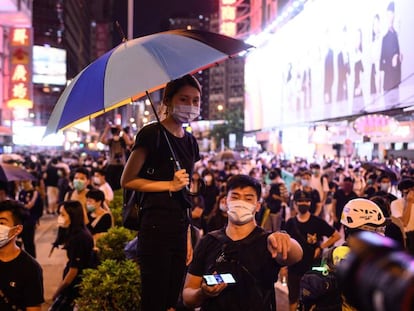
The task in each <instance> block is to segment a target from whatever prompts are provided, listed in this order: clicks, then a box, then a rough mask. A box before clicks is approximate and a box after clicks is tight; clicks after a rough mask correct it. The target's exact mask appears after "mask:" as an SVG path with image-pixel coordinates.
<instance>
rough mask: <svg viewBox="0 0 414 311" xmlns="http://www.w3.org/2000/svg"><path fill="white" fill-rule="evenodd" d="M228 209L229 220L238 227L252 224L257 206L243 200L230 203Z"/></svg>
mask: <svg viewBox="0 0 414 311" xmlns="http://www.w3.org/2000/svg"><path fill="white" fill-rule="evenodd" d="M227 207H228V211H227V214H228V216H229V219H230V221H231V222H232V223H234V224H236V225H244V224H246V223H248V222H250V221H251V220H252V219H253V217H254V212H255V210H256V205H254V204H251V203H249V202H246V201H243V200H234V201H228V202H227Z"/></svg>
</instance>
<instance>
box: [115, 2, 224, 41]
mask: <svg viewBox="0 0 414 311" xmlns="http://www.w3.org/2000/svg"><path fill="white" fill-rule="evenodd" d="M114 2H115V10H114V11H115V13H114V22H115V20H119V22H120V24H121V26H122V29H123V31H124V33H125V35H127V29H128V27H127V17H126V14H127V7H128V1H127V0H121V1H120V0H117V1H114ZM217 6H218V0H135V1H134V20H135V22H134V38H136V37H140V36H144V35H148V34H151V33H155V32H159V31H164V30H167V25H168V18H170V17H174V16H180V17H181V16H197V15H200V14H203V15H204V14H210V13H211V12H213V11H214V10H217ZM114 39H115V40H116V39H119V40H120V38H114ZM118 43H119V42H118Z"/></svg>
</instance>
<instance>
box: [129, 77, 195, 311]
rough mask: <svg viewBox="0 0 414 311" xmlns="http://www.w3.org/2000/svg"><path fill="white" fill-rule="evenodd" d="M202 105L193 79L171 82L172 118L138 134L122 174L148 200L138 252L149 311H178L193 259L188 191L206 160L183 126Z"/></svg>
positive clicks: (168, 114)
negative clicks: (201, 161) (197, 168)
mask: <svg viewBox="0 0 414 311" xmlns="http://www.w3.org/2000/svg"><path fill="white" fill-rule="evenodd" d="M200 100H201V86H200V84H199V82H198V81H197V80H196V79H195V78H194V77H193V76H192V75H185V76H183V77H181V78H178V79H176V80H173V81H170V82H169V83H168V84H167V86H166V88H165V90H164V96H163V99H162V103H163V105H164V106H165V107H166V117H165V118H164V119H163V120H162V121H161V122H160V123H158V122H156V123H152V124H149V125H147V126H144V127H143V128H142V129H141V130H140V131H139V132H138V134H137V135H136V138H135V145H134V146H133V148H132V152H131V154H130V156H129V158H128V161H127V163H126V165H125V169H124V171H123V173H122V177H121V185H122V187H123V188H127V189H132V190H135V191H139V192H141V194H142V196H143V198H142V200H141V207H142V210H141V213H140V218H141V219H140V229H139V239H138V247H137V255H138V262H139V267H140V270H141V281H142V296H141V304H142V305H141V308H142V310H143V311H165V310H169V311H171V310H176V305H177V301H178V297H179V294H180V291H181V288H182V281H183V279H184V275H185V271H186V270H185V269H186V264H188V263H189V262H190V261H191V258H192V246H191V234H190V230H189V223H190V222H189V217H188V214H189V209H191V200H190V199H189V197H188V195H189V193H188V192H189V191H187V188H188V189H190V177H191V176H192V174H193V170H194V163H195V162H197V161H198V160H199V159H200V154H199V149H198V145H197V141H196V139H195V137H194V136H193V135H192V134H190V133H189V132H187V131H186V130H185V129H184V127H183V126H184V124H187V123H189V122H191V121H193V120H195V119H196V118H197V117H198V116H199V114H200ZM165 136H167V138H168V141H169V142H170V144H171V147H172V149H173V151H174V153H175V156H176V159H177V160H178V162H179V167H178V165H177V163H175V161H174V159H173V156H172V153H171V150H170V147H169V145H168V142H167V139H166V137H165Z"/></svg>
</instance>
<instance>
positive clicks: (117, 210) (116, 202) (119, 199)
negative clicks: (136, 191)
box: [109, 189, 123, 227]
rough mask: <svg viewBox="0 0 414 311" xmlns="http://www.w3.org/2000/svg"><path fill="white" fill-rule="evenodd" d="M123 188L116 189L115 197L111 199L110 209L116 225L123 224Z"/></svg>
mask: <svg viewBox="0 0 414 311" xmlns="http://www.w3.org/2000/svg"><path fill="white" fill-rule="evenodd" d="M122 194H123V191H122V189H119V190H116V191H114V199H113V200H112V201H111V204H110V206H109V207H110V209H111V213H112V217H113V218H114V224H115V226H119V227H121V226H122V204H123V195H122Z"/></svg>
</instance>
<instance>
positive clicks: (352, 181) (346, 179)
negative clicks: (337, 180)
mask: <svg viewBox="0 0 414 311" xmlns="http://www.w3.org/2000/svg"><path fill="white" fill-rule="evenodd" d="M343 182H350V183H354V180H353V179H352V178H351V177H345V178H344V180H343Z"/></svg>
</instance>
